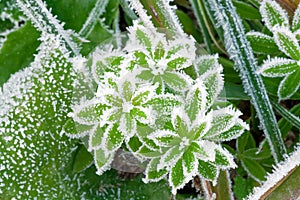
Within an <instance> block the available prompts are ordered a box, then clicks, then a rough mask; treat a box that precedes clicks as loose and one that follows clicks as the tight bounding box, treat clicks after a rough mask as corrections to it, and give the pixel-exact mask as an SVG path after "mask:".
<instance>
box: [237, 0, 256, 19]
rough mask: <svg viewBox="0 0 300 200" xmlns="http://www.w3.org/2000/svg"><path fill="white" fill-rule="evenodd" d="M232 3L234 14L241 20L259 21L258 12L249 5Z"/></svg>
mask: <svg viewBox="0 0 300 200" xmlns="http://www.w3.org/2000/svg"><path fill="white" fill-rule="evenodd" d="M232 3H233V5H234V6H235V7H236V12H237V13H238V14H239V16H240V17H241V18H242V19H259V20H260V19H261V15H260V13H259V11H258V10H257V9H256V8H254V7H253V6H252V5H250V4H249V3H245V2H243V1H237V0H233V1H232Z"/></svg>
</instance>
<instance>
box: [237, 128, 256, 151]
mask: <svg viewBox="0 0 300 200" xmlns="http://www.w3.org/2000/svg"><path fill="white" fill-rule="evenodd" d="M236 147H237V150H238V152H239V153H243V152H244V151H245V150H247V149H250V148H255V147H256V143H255V140H254V137H253V136H252V134H251V133H250V132H248V131H247V132H245V133H244V134H243V135H242V136H241V137H239V138H238V139H237V143H236Z"/></svg>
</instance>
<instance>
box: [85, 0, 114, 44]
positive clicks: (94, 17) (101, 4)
mask: <svg viewBox="0 0 300 200" xmlns="http://www.w3.org/2000/svg"><path fill="white" fill-rule="evenodd" d="M107 4H108V0H97V1H96V3H95V6H94V8H93V9H92V10H91V12H90V14H89V16H88V18H87V19H86V21H85V23H84V24H83V26H82V28H81V29H80V31H79V35H80V36H81V37H83V38H86V37H87V36H88V35H89V34H90V32H91V31H92V30H93V28H94V27H95V25H96V23H97V22H98V20H99V18H100V15H101V14H102V13H103V12H104V11H105V7H106V5H107Z"/></svg>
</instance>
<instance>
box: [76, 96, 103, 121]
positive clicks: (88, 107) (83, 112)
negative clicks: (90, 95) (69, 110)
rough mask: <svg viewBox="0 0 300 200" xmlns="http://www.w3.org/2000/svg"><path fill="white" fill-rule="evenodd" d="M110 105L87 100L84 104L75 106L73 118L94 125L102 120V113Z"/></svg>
mask: <svg viewBox="0 0 300 200" xmlns="http://www.w3.org/2000/svg"><path fill="white" fill-rule="evenodd" d="M107 108H108V107H107V106H106V105H105V104H101V103H97V102H94V100H91V101H90V102H85V103H84V105H82V106H79V107H78V108H75V110H74V116H73V119H74V120H75V121H76V122H78V123H80V124H86V125H92V124H96V123H99V122H100V121H101V115H102V113H103V111H104V110H106V109H107Z"/></svg>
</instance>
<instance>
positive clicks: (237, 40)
mask: <svg viewBox="0 0 300 200" xmlns="http://www.w3.org/2000/svg"><path fill="white" fill-rule="evenodd" d="M208 5H209V7H210V9H211V10H212V11H213V12H214V13H215V18H216V21H218V22H219V25H221V26H222V28H223V30H224V38H225V47H226V49H227V51H228V53H229V54H230V57H231V59H233V60H234V61H235V66H236V68H237V69H238V70H239V72H240V76H241V79H242V80H243V85H244V88H245V91H246V92H247V94H248V95H249V96H250V97H251V101H252V104H253V105H254V108H255V110H256V112H257V115H258V118H259V120H260V122H261V127H262V129H263V131H264V133H265V136H266V138H267V140H268V143H269V145H270V147H271V150H272V154H273V157H274V159H275V161H276V162H279V161H281V160H283V158H284V155H285V154H286V148H285V146H284V143H283V140H282V137H281V133H280V129H279V127H278V124H277V121H276V118H275V114H274V113H273V110H272V106H271V103H270V100H269V97H268V95H267V91H266V89H265V86H264V84H263V81H262V78H261V77H260V76H259V75H258V74H256V72H255V71H256V70H257V69H258V66H257V62H256V60H255V58H254V55H253V52H252V49H251V47H250V44H249V42H248V41H247V39H246V36H245V31H244V27H243V25H242V21H241V19H240V17H239V16H238V14H237V13H236V10H235V7H234V6H233V4H232V1H231V0H209V1H208Z"/></svg>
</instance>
